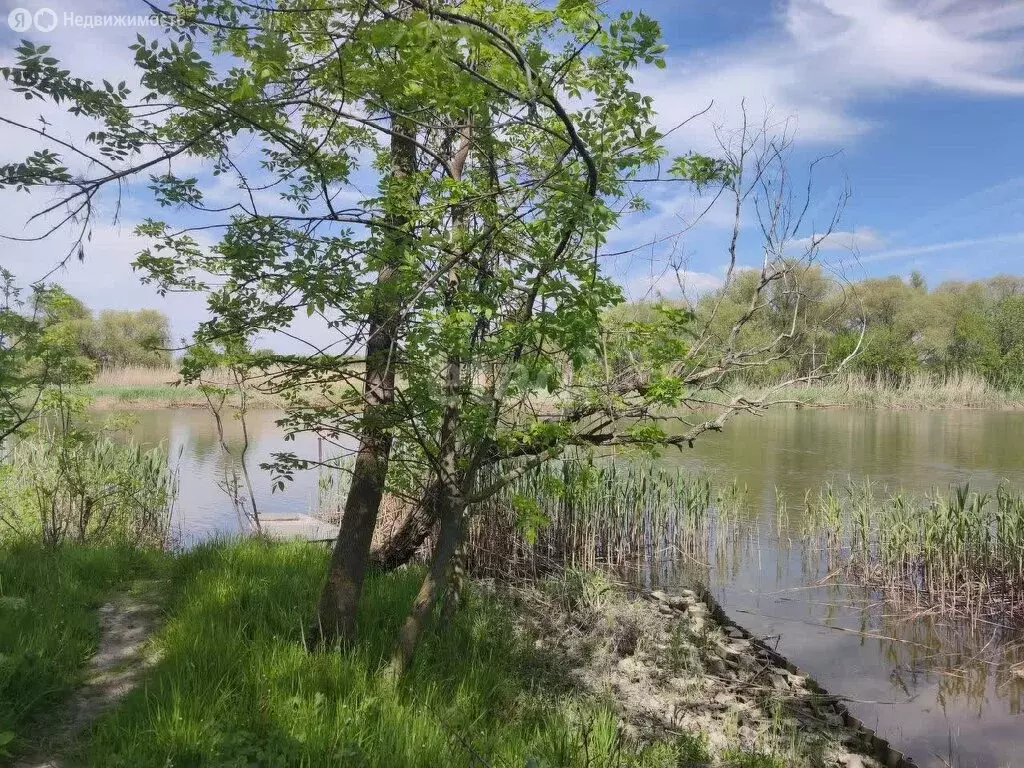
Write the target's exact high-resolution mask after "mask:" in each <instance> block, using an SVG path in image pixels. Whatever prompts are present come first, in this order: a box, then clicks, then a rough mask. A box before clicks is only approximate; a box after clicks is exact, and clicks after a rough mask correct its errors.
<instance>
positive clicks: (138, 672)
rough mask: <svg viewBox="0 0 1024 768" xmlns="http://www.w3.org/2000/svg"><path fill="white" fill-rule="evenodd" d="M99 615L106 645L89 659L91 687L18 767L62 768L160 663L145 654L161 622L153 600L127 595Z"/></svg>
mask: <svg viewBox="0 0 1024 768" xmlns="http://www.w3.org/2000/svg"><path fill="white" fill-rule="evenodd" d="M99 614H100V644H99V647H98V648H97V649H96V653H95V654H94V655H93V657H92V658H91V659H90V660H89V668H88V671H87V673H86V678H85V684H84V685H83V686H82V687H81V688H79V689H78V690H77V691H76V692H75V693H74V695H73V696H72V697H71V700H70V701H69V702H68V703H67V705H66V706H65V708H64V709H63V710H62V711H61V712H60V714H59V715H58V716H57V717H56V718H55V719H54V725H53V726H52V727H53V730H52V731H51V732H50V733H48V734H47V735H46V736H45V737H44V739H43V741H42V745H41V746H40V747H39V748H38V749H37V750H36V752H35V754H34V755H32V756H30V757H28V758H25V759H24V760H21V761H19V762H17V763H15V768H61V766H62V765H63V760H62V759H61V753H62V752H63V751H64V750H66V749H67V747H68V746H69V745H70V744H71V743H72V742H73V741H74V738H75V736H77V735H78V734H79V733H80V732H81V731H82V730H83V729H85V728H87V727H88V726H90V725H91V724H92V723H93V722H95V721H96V719H97V718H99V717H100V715H102V714H103V713H104V712H106V711H107V710H108V709H110V708H111V707H113V706H115V705H116V704H117V703H118V702H120V701H121V699H123V698H124V697H125V696H127V695H128V694H129V693H130V692H131V691H132V690H133V689H134V688H135V687H136V686H137V685H138V683H139V680H140V679H141V677H142V675H143V674H144V673H145V672H146V670H147V669H148V668H149V667H150V666H152V664H153V662H154V661H155V660H156V659H155V658H154V657H152V655H147V654H146V653H145V652H144V651H145V648H144V646H145V643H146V641H147V640H148V639H149V638H150V636H151V635H152V634H153V631H154V630H155V628H156V624H157V610H156V606H155V605H154V604H153V603H152V602H150V601H148V600H146V599H144V598H138V597H133V596H128V595H123V596H121V597H119V598H117V599H115V600H113V601H111V602H109V603H106V604H104V605H103V606H101V607H100V609H99Z"/></svg>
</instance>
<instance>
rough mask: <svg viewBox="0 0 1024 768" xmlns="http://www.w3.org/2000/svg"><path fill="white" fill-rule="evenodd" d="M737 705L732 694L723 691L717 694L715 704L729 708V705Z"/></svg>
mask: <svg viewBox="0 0 1024 768" xmlns="http://www.w3.org/2000/svg"><path fill="white" fill-rule="evenodd" d="M735 703H736V697H735V696H733V695H732V694H731V693H727V692H725V691H723V692H722V693H716V694H715V704H718V705H720V706H723V707H728V706H729V705H731V704H735Z"/></svg>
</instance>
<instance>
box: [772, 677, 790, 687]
mask: <svg viewBox="0 0 1024 768" xmlns="http://www.w3.org/2000/svg"><path fill="white" fill-rule="evenodd" d="M772 685H773V686H774V687H775V690H777V691H788V690H789V681H788V680H786V676H785V675H783V674H779V673H775V674H774V675H772Z"/></svg>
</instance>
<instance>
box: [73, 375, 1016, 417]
mask: <svg viewBox="0 0 1024 768" xmlns="http://www.w3.org/2000/svg"><path fill="white" fill-rule="evenodd" d="M179 378H180V376H179V374H178V371H177V369H175V368H141V367H139V368H112V369H105V370H102V371H100V372H99V374H97V376H96V379H95V380H94V381H93V382H91V383H90V384H87V385H83V386H82V387H81V391H82V393H83V394H86V395H89V396H90V397H92V398H93V399H94V403H93V405H94V407H97V408H133V409H135V408H190V407H194V408H198V407H205V406H206V404H207V403H206V398H205V397H204V395H203V393H202V392H201V391H200V390H199V388H198V387H196V386H192V385H184V384H177V382H178V380H179ZM211 379H212V381H213V382H214V383H217V382H218V381H219V382H220V383H222V384H227V383H228V379H227V376H226V374H223V375H220V376H218V375H217V374H214V375H212V376H211ZM248 391H249V406H250V407H251V408H282V407H284V405H285V400H284V398H282V397H280V396H278V395H272V394H266V393H263V392H260V391H258V390H257V389H255V388H250V389H249V390H248ZM764 391H765V389H764V388H759V387H756V386H755V387H749V388H746V387H744V388H737V389H736V390H735V391H730V392H728V393H727V396H723V400H722V401H723V402H728V401H729V400H730V399H731V398H732V397H733V396H734V395H735V394H739V393H741V392H742V393H743V394H745V395H747V396H748V397H754V398H756V397H758V396H760V395H761V394H763V392H764ZM775 399H784V400H787V401H791V400H792V401H799V402H800V403H805V404H807V405H812V406H820V407H841V408H866V409H879V410H957V409H968V408H988V409H998V410H1017V409H1024V391H1007V390H1002V389H999V388H997V387H995V386H993V385H992V384H991V383H989V382H988V381H986V380H985V379H984V378H983V377H981V376H978V375H976V374H971V373H959V374H949V375H946V376H936V375H929V374H923V373H914V374H907V375H906V376H904V377H903V378H902V379H900V380H899V381H890V380H878V381H875V380H872V379H870V378H868V377H867V376H865V375H863V374H859V373H848V374H844V375H843V376H840V377H838V378H835V379H831V380H829V381H826V382H822V383H820V384H814V385H808V386H798V387H793V388H791V389H787V390H784V391H783V392H782V393H781V394H776V395H775Z"/></svg>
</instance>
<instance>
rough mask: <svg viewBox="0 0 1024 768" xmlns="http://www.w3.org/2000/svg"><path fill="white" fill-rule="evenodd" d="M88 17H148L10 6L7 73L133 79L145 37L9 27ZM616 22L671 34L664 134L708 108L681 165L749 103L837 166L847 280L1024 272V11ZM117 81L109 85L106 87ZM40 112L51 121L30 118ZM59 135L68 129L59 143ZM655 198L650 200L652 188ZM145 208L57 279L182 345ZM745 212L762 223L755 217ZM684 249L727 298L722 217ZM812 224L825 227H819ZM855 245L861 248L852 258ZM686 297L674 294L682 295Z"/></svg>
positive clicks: (912, 6)
mask: <svg viewBox="0 0 1024 768" xmlns="http://www.w3.org/2000/svg"><path fill="white" fill-rule="evenodd" d="M44 4H45V5H48V7H51V8H53V9H54V10H56V11H58V16H62V14H63V13H65V12H69V11H70V12H73V13H79V14H90V13H97V14H99V13H139V14H141V13H145V12H146V9H145V6H144V5H143V4H142V3H141V2H138V3H136V2H132V0H121V1H120V2H117V3H110V2H104V3H102V4H101V3H94V2H91V0H72V1H69V0H64V2H60V3H58V2H54V1H52V0H51V2H49V3H40V2H35V0H32V1H31V2H30V1H29V0H17V1H15V0H0V11H2V13H0V61H6V60H9V59H10V58H11V49H12V48H13V46H14V45H16V43H17V39H18V38H19V37H23V36H30V37H32V38H33V39H35V40H38V41H47V42H52V43H53V45H54V50H55V52H56V53H57V55H58V56H61V57H62V58H64V59H65V60H66V61H67V62H68V63H69V64H71V65H72V67H73V68H78V69H83V70H85V71H86V72H87V73H89V74H92V75H93V76H95V75H99V74H101V73H103V72H105V71H106V70H108V69H111V68H113V69H114V71H115V72H124V73H125V75H127V73H128V72H129V71H130V70H129V58H128V55H127V51H126V47H127V45H128V44H129V43H130V42H131V39H132V38H133V37H134V34H135V31H136V30H132V29H127V30H126V29H113V28H111V29H91V30H83V29H73V28H66V27H64V26H63V25H61V26H58V28H57V29H55V30H53V31H52V32H50V33H47V34H42V33H35V34H31V35H29V34H24V35H18V34H15V33H13V32H12V31H11V30H9V29H8V28H7V26H6V24H5V19H6V18H7V14H8V12H10V11H11V10H12V9H13V8H14V7H15V6H22V7H26V8H29V9H30V10H33V11H35V10H38V9H39V8H41V7H43V5H44ZM608 8H609V10H612V11H618V10H621V9H625V8H632V9H634V10H643V11H646V12H647V13H649V14H650V15H652V16H654V17H655V18H656V19H658V20H659V21H660V23H661V25H662V29H663V32H664V35H665V38H666V42H667V43H668V46H669V51H668V55H667V59H668V66H667V67H666V69H664V70H655V69H653V68H651V69H649V70H645V71H643V72H641V73H639V74H638V78H637V82H638V85H639V87H640V88H641V89H642V90H644V91H646V92H649V93H651V94H652V95H653V96H654V98H655V105H656V108H657V109H658V111H659V114H660V116H661V117H660V121H661V124H662V127H663V128H668V127H671V126H674V125H675V124H676V123H678V122H679V121H681V120H683V119H685V118H686V117H688V116H690V115H692V114H693V113H695V112H698V111H700V110H702V109H704V108H705V107H707V106H708V104H709V103H711V104H712V108H711V109H710V110H709V111H708V113H707V114H706V115H705V116H704V117H703V118H701V119H699V120H696V121H694V122H693V123H691V124H689V125H687V126H686V127H685V128H684V129H682V130H679V131H677V132H676V133H674V134H673V135H672V138H671V140H670V142H669V144H670V150H671V151H672V152H673V153H677V154H678V153H684V152H686V151H690V150H697V151H711V152H714V151H715V150H716V146H715V133H714V130H713V127H714V126H715V125H718V126H719V127H720V129H721V130H723V131H726V132H727V131H729V130H730V129H732V128H734V127H735V126H736V125H737V121H738V118H739V106H740V104H741V103H745V105H746V109H747V112H748V117H752V118H753V119H754V120H755V121H757V120H760V119H761V118H762V117H763V115H764V114H765V113H766V112H768V113H770V115H771V116H772V118H771V119H772V120H773V124H775V125H777V126H780V125H782V124H783V123H785V126H786V128H785V129H786V130H787V131H788V132H789V134H790V136H791V138H792V142H793V149H792V157H791V166H792V168H793V169H794V171H793V172H794V177H795V178H797V179H801V178H802V176H801V174H802V173H803V169H804V168H805V167H806V166H807V164H808V163H809V162H810V161H812V160H813V159H814V158H816V157H818V156H821V155H826V154H831V153H834V152H837V151H839V153H840V154H839V155H838V156H836V157H835V158H833V159H832V160H831V161H829V162H828V163H827V164H826V165H825V166H823V172H822V173H821V174H820V175H819V176H818V177H817V182H818V183H817V185H816V194H815V201H816V204H817V206H818V207H819V208H820V211H819V213H820V216H819V220H821V221H823V220H824V219H825V218H827V214H828V212H829V211H830V210H831V208H830V205H831V202H832V201H834V200H835V199H836V197H837V196H838V195H839V194H840V193H841V191H842V189H843V185H844V184H845V183H848V184H849V188H850V190H851V193H852V196H851V197H850V199H849V201H848V204H847V205H846V208H845V211H844V214H843V217H842V221H841V224H840V226H839V229H840V230H842V232H843V233H846V234H844V235H837V237H836V238H835V239H834V240H833V242H832V243H830V244H831V245H832V246H833V248H832V249H831V256H830V258H831V259H833V260H835V261H836V262H837V263H841V264H842V266H843V269H844V273H845V274H846V275H847V276H849V277H852V278H858V277H862V276H868V275H887V274H903V275H905V274H907V273H909V272H910V271H911V270H912V269H919V270H921V271H922V272H924V273H925V274H926V275H927V276H928V278H929V282H930V283H932V284H936V283H938V282H940V281H942V280H945V279H962V278H974V277H984V276H987V275H993V274H997V273H1000V272H1018V273H1020V272H1024V258H1022V255H1024V146H1022V142H1021V138H1020V137H1021V135H1024V2H1020V1H1019V0H1018V1H1015V2H999V1H997V0H991V1H985V0H973V1H972V0H930V1H926V0H917V1H916V2H914V1H911V0H779V2H767V1H766V2H755V1H753V0H747V1H745V2H741V1H740V0H718V1H717V2H714V3H709V2H697V1H696V0H656V1H654V2H647V1H645V2H640V3H636V2H629V1H628V0H625V1H624V0H615V2H614V3H611V4H610V5H609V6H608ZM108 79H113V78H110V77H109V76H108ZM35 112H38V110H35ZM35 112H33V111H32V110H31V109H29V110H28V111H26V107H25V105H24V103H23V102H21V101H20V99H17V98H14V97H13V95H12V94H10V93H3V92H0V114H7V113H11V114H17V115H18V116H19V117H20V118H22V119H27V120H31V119H32V117H33V115H34V114H35ZM60 128H61V126H60V124H58V125H57V126H56V128H55V130H57V131H59V130H60ZM28 146H29V143H28V141H27V139H26V137H24V136H18V135H15V132H14V131H13V129H10V128H8V127H4V126H0V161H7V160H10V159H13V158H14V157H16V156H19V153H20V156H22V157H23V156H24V154H25V152H24V150H25V149H26V148H27V147H28ZM648 191H650V190H648ZM138 200H141V198H136V199H134V200H133V199H132V198H131V196H130V195H129V199H128V201H129V203H131V204H130V205H129V206H128V207H127V208H126V209H125V210H124V211H123V212H122V216H121V218H120V220H119V222H117V223H114V222H113V217H112V213H113V209H112V208H109V209H108V210H106V211H105V213H106V214H107V220H106V222H105V224H104V225H103V226H102V227H101V228H98V229H97V231H96V234H95V235H94V243H95V244H94V246H93V249H94V250H95V251H97V255H96V258H95V259H88V260H87V263H86V264H85V265H79V264H77V262H76V263H75V264H72V265H71V266H70V267H69V268H68V269H67V270H66V271H65V272H63V273H62V274H60V275H59V278H58V279H60V280H61V282H63V283H64V284H65V285H67V287H68V288H69V289H70V290H72V292H75V293H77V294H79V295H81V296H82V297H83V298H84V299H85V300H86V301H87V303H88V304H90V305H91V306H92V307H94V308H104V307H114V308H128V307H138V306H145V305H153V306H157V307H160V308H162V309H164V310H165V311H167V312H168V313H169V314H170V315H171V316H172V318H173V320H174V329H175V332H176V334H177V335H179V336H180V335H184V334H186V333H188V332H189V330H190V329H191V327H192V326H193V325H194V323H195V321H196V319H197V318H198V317H199V316H200V314H201V312H202V303H201V301H200V300H198V299H197V298H195V297H175V298H172V299H166V300H161V299H158V298H156V297H155V296H154V294H153V292H152V291H151V290H150V289H147V288H145V287H141V286H140V285H139V284H138V280H137V277H136V276H135V275H134V274H133V273H132V272H131V269H130V267H129V266H128V264H129V263H130V261H131V258H132V255H133V254H134V253H135V252H136V251H137V250H138V248H139V245H140V244H139V242H138V241H137V240H136V239H135V238H134V237H133V236H132V235H131V229H132V227H133V225H134V221H133V219H137V218H141V217H142V216H144V215H145V214H146V213H147V212H148V211H147V207H146V205H145V204H144V203H141V202H138ZM700 209H701V201H700V200H697V199H694V197H693V196H692V195H690V194H684V195H681V194H679V189H678V187H674V188H671V189H664V190H655V191H653V206H652V211H651V213H650V214H648V215H647V216H645V217H644V218H642V219H639V220H637V219H634V220H632V221H630V222H628V223H627V224H626V225H625V226H624V227H623V230H622V231H620V232H618V233H615V234H614V235H613V238H612V240H613V245H614V247H615V248H616V249H619V248H623V249H625V248H631V247H635V246H638V245H640V244H642V243H645V242H648V241H650V240H654V239H659V238H661V237H666V236H669V235H672V234H674V233H676V232H679V231H680V230H681V229H682V228H683V226H682V221H683V220H684V219H687V218H689V217H692V215H693V214H694V213H695V212H696V211H697V210H700ZM28 210H29V204H28V203H27V202H25V200H23V199H22V198H18V199H14V198H12V197H10V196H9V195H6V193H4V194H3V195H0V211H3V217H2V219H0V232H2V233H3V234H12V233H13V234H17V233H19V232H22V231H23V229H22V222H23V219H24V214H25V213H26V212H27V211H28ZM747 213H749V212H747ZM720 214H721V211H712V213H711V214H709V216H708V217H707V220H706V221H705V222H704V223H703V224H698V225H696V226H694V227H693V228H692V229H689V230H688V231H687V232H686V234H685V236H683V237H680V238H678V239H674V240H672V241H671V245H672V246H674V249H675V250H674V252H675V253H677V254H678V253H682V254H683V255H684V256H685V261H686V265H685V267H686V270H687V272H686V278H687V286H688V289H690V290H693V291H700V290H706V289H708V288H711V287H714V285H715V284H716V281H720V279H721V277H722V275H723V269H724V264H725V260H726V253H725V236H726V235H727V232H728V230H727V228H726V225H727V224H728V219H727V217H723V216H722V215H720ZM815 223H817V222H815ZM741 243H742V244H741V249H740V260H741V262H743V263H756V262H757V261H758V255H757V254H758V251H759V243H758V239H757V237H756V228H755V227H754V226H752V225H751V222H750V221H747V222H746V225H745V226H744V228H743V237H742V238H741ZM849 246H853V251H852V252H851V250H850V248H849ZM56 249H57V244H48V245H47V246H46V247H41V246H27V245H19V244H15V243H11V242H9V241H7V242H5V241H0V264H2V265H3V266H7V267H11V268H14V269H15V271H17V272H19V273H20V274H22V275H23V276H24V277H26V278H32V277H34V276H36V274H35V273H38V272H40V271H42V270H43V269H44V267H45V265H46V264H47V262H48V259H51V258H52V256H53V254H54V253H55V251H56ZM669 251H670V249H669V247H668V246H667V245H665V246H662V247H660V248H653V249H643V250H642V251H638V252H637V253H634V254H632V255H631V256H629V257H627V258H619V259H616V260H615V263H614V264H613V265H611V268H612V269H613V271H614V272H615V274H616V275H617V276H618V277H619V278H620V279H621V280H622V282H623V283H624V285H626V287H627V289H628V290H629V292H630V293H631V294H633V295H642V294H643V293H644V292H646V291H647V290H649V289H650V288H651V287H652V286H654V287H655V288H660V289H661V290H664V291H665V292H668V293H671V292H672V291H673V290H674V288H673V285H671V284H669V282H667V281H665V280H663V279H661V278H660V277H659V276H662V275H664V266H665V261H666V259H667V258H668V253H669ZM671 282H672V283H673V284H674V282H675V281H674V280H673V281H671Z"/></svg>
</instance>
